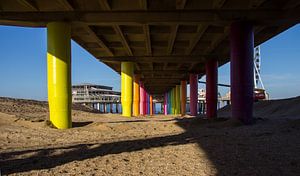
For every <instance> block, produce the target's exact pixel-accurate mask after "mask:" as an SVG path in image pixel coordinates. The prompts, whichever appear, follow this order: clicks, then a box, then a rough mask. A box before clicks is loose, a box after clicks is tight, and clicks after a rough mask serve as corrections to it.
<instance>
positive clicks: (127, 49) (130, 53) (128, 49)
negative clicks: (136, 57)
mask: <svg viewBox="0 0 300 176" xmlns="http://www.w3.org/2000/svg"><path fill="white" fill-rule="evenodd" d="M113 28H114V30H115V32H116V34H117V35H118V36H120V38H121V42H122V44H123V46H124V47H125V49H126V51H127V54H128V55H129V56H133V54H132V51H131V49H130V46H129V44H128V41H127V38H126V37H125V36H124V34H123V32H122V30H121V28H120V27H119V26H118V25H114V26H113Z"/></svg>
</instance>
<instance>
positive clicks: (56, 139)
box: [0, 97, 300, 176]
mask: <svg viewBox="0 0 300 176" xmlns="http://www.w3.org/2000/svg"><path fill="white" fill-rule="evenodd" d="M299 105H300V98H299V97H298V98H294V99H287V100H274V101H266V102H259V103H256V104H255V119H256V123H255V124H253V125H250V126H243V125H240V124H238V123H235V122H234V121H232V120H227V118H228V117H229V116H230V108H229V107H225V108H224V109H222V110H220V111H219V117H220V118H218V119H216V120H207V119H203V117H201V116H200V117H190V116H188V115H187V116H185V117H180V116H172V115H168V116H163V115H155V116H146V117H133V118H125V117H121V116H120V115H119V114H99V113H95V112H89V109H88V108H85V107H83V106H74V107H73V111H72V118H73V127H74V128H72V129H68V130H58V129H54V128H51V127H50V126H49V123H47V121H46V120H47V119H48V105H47V103H46V102H39V101H33V100H19V99H9V98H0V168H1V173H2V174H5V175H6V174H8V175H249V176H250V175H251V176H252V175H273V176H274V175H291V176H292V175H299V174H300V164H299V163H300V140H299V139H300V106H299Z"/></svg>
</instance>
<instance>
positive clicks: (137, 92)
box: [133, 75, 140, 116]
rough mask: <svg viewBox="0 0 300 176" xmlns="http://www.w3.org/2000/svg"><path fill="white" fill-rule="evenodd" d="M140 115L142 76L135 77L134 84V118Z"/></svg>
mask: <svg viewBox="0 0 300 176" xmlns="http://www.w3.org/2000/svg"><path fill="white" fill-rule="evenodd" d="M139 115H140V75H134V82H133V116H139Z"/></svg>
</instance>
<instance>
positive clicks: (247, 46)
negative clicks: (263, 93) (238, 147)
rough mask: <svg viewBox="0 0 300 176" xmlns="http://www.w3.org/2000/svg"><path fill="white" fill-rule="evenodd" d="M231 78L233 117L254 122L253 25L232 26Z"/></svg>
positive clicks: (245, 121) (239, 23) (249, 122)
mask: <svg viewBox="0 0 300 176" xmlns="http://www.w3.org/2000/svg"><path fill="white" fill-rule="evenodd" d="M229 38H230V55H231V57H230V58H231V60H230V79H231V111H232V118H235V119H239V120H240V121H242V122H243V123H244V124H251V123H252V122H253V90H254V82H253V50H254V49H253V48H254V33H253V26H252V25H251V24H250V23H249V22H235V23H233V24H232V25H231V26H230V36H229Z"/></svg>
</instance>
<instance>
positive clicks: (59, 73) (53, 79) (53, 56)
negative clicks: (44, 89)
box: [47, 22, 72, 129]
mask: <svg viewBox="0 0 300 176" xmlns="http://www.w3.org/2000/svg"><path fill="white" fill-rule="evenodd" d="M47 39H48V40H47V75H48V101H49V111H50V121H51V123H52V124H53V125H54V126H55V127H57V128H59V129H66V128H71V127H72V119H71V105H72V95H71V26H70V24H68V23H63V22H52V23H49V24H48V25H47Z"/></svg>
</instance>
